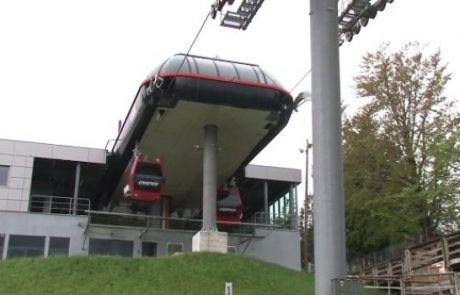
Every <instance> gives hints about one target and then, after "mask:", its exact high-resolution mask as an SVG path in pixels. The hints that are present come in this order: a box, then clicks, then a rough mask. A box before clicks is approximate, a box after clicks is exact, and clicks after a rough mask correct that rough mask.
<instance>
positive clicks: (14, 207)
mask: <svg viewBox="0 0 460 295" xmlns="http://www.w3.org/2000/svg"><path fill="white" fill-rule="evenodd" d="M6 209H7V210H9V211H21V201H13V200H8V201H7V202H6Z"/></svg>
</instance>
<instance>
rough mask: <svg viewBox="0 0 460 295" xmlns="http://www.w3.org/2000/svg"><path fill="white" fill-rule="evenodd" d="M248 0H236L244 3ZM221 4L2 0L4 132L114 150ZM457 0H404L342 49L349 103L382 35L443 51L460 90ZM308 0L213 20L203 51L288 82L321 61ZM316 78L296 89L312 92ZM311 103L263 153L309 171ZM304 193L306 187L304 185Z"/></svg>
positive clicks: (260, 160) (451, 89)
mask: <svg viewBox="0 0 460 295" xmlns="http://www.w3.org/2000/svg"><path fill="white" fill-rule="evenodd" d="M239 2H240V1H235V4H234V5H233V6H231V7H229V9H230V10H236V9H237V5H238V4H239ZM211 3H212V0H194V1H190V0H163V1H160V0H130V1H120V0H79V1H75V0H73V1H71V0H67V1H63V0H40V1H36V0H15V1H7V0H0V42H1V43H0V109H1V110H2V112H1V116H0V138H6V139H18V140H28V141H38V142H46V143H55V144H65V145H77V146H88V147H98V148H103V147H104V146H105V144H106V141H107V140H108V139H111V138H114V137H116V131H117V121H118V120H119V119H124V118H125V116H126V113H127V111H128V109H129V106H130V104H131V102H132V100H133V99H134V95H135V94H136V91H137V89H138V87H139V85H140V83H141V82H142V81H143V79H144V78H145V77H146V76H147V74H148V73H149V72H150V71H151V70H152V69H153V68H154V67H155V66H156V65H158V64H159V63H161V62H162V61H163V60H164V59H166V58H168V57H170V56H171V55H173V54H175V53H179V52H186V51H187V49H188V47H189V45H190V43H191V41H192V39H193V37H194V36H195V34H196V32H197V31H198V29H199V27H200V25H201V23H202V22H203V20H204V18H205V16H206V14H207V12H208V11H209V7H210V4H211ZM459 11H460V3H459V1H457V0H434V1H429V0H395V1H394V3H393V4H391V5H388V6H387V8H386V9H385V11H384V12H382V13H379V14H378V16H377V18H376V19H374V20H371V21H370V22H369V25H368V26H367V27H366V28H364V29H363V30H362V31H361V33H360V34H359V35H358V36H355V38H354V39H353V42H352V43H345V44H344V45H343V46H342V47H341V49H340V55H341V56H340V58H341V88H342V99H343V100H344V102H345V104H347V105H349V106H350V109H351V110H353V109H356V106H357V105H359V101H357V100H356V99H355V98H354V92H353V90H352V77H353V76H354V75H356V74H357V73H358V72H359V63H360V60H361V57H362V56H363V54H365V53H366V52H368V51H373V50H375V49H376V48H378V46H379V45H380V44H381V43H382V42H387V41H390V42H391V43H392V45H393V46H394V48H396V49H397V48H400V47H401V46H402V45H403V44H405V43H407V42H409V41H419V42H420V43H422V44H427V46H426V48H427V53H431V52H433V51H434V50H437V49H440V50H441V52H442V56H443V58H444V61H445V62H446V63H448V64H449V66H448V70H449V71H450V72H452V73H453V80H452V81H451V82H450V83H449V85H448V88H447V91H446V94H447V95H448V96H450V97H452V98H458V97H460V79H459V78H458V75H460V59H459V58H458V53H459V52H460V44H459V43H458V40H457V39H456V38H457V37H455V36H457V34H458V32H457V31H456V30H455V28H456V27H458V25H456V24H455V22H454V21H455V19H456V17H457V14H458V12H459ZM308 12H309V1H308V0H283V1H282V0H267V1H265V2H264V4H263V6H262V7H261V9H260V10H259V12H258V14H257V15H256V17H255V18H254V20H253V22H252V23H251V25H250V27H249V28H248V30H247V31H237V30H232V29H228V28H222V27H220V26H219V21H218V20H211V19H210V20H209V21H208V22H207V24H206V26H205V28H204V30H203V32H202V34H201V35H200V37H199V39H198V41H197V43H196V44H195V46H194V48H193V50H192V52H191V53H192V54H198V55H206V56H219V57H221V58H225V59H232V60H237V61H244V62H251V63H256V64H260V65H261V66H262V67H263V68H265V69H266V70H268V71H269V72H271V73H272V74H273V75H274V76H275V77H277V78H278V80H280V81H281V82H282V83H283V85H284V87H285V88H286V89H287V90H291V88H292V87H293V86H294V85H295V83H296V82H297V81H298V80H299V79H300V78H301V77H302V75H303V74H305V73H306V72H307V71H308V70H309V68H310V42H309V38H310V37H309V22H310V19H309V16H308ZM309 81H310V77H308V78H307V79H306V80H305V81H304V82H303V83H302V84H301V85H300V86H299V87H298V88H297V89H295V90H294V91H293V96H296V95H297V94H298V93H299V92H300V91H303V90H305V89H310V85H309ZM309 111H310V106H309V104H308V103H306V104H304V105H303V106H302V108H301V110H300V111H299V112H298V113H295V114H293V116H292V118H291V121H290V123H289V125H288V127H287V128H286V129H285V130H284V131H283V132H282V134H281V135H280V136H279V137H278V138H277V139H276V140H275V141H274V142H273V144H271V145H270V146H269V147H268V148H267V149H266V151H264V152H263V153H262V154H261V155H260V156H259V157H257V158H256V160H255V161H254V162H255V163H257V164H263V165H277V166H284V167H292V168H303V167H304V163H305V157H304V155H302V154H300V153H299V148H301V147H303V146H304V143H305V139H306V137H307V136H308V137H309V138H310V139H311V135H310V134H311V132H310V130H309V128H310V127H309V121H310V119H309ZM299 194H300V195H303V192H302V189H301V190H300V191H299Z"/></svg>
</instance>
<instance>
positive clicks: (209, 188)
mask: <svg viewBox="0 0 460 295" xmlns="http://www.w3.org/2000/svg"><path fill="white" fill-rule="evenodd" d="M216 194H217V126H216V125H206V126H204V146H203V227H202V230H203V231H217V225H216V205H217V203H216Z"/></svg>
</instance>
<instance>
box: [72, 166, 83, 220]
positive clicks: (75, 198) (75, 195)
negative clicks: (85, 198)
mask: <svg viewBox="0 0 460 295" xmlns="http://www.w3.org/2000/svg"><path fill="white" fill-rule="evenodd" d="M80 174H81V163H80V162H77V167H76V168H75V186H74V191H73V208H72V209H73V210H72V215H76V214H77V209H78V206H77V202H78V195H79V194H80Z"/></svg>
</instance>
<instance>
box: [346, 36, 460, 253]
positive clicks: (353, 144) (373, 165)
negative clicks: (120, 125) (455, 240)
mask: <svg viewBox="0 0 460 295" xmlns="http://www.w3.org/2000/svg"><path fill="white" fill-rule="evenodd" d="M450 78H451V76H450V74H448V73H446V65H444V64H442V62H441V54H440V52H439V51H438V52H436V53H434V54H432V55H428V56H425V55H424V54H423V49H422V48H421V47H420V45H419V44H417V43H409V44H408V45H406V46H405V47H403V48H402V49H401V50H400V51H398V52H395V53H389V48H388V45H383V46H382V47H381V48H380V49H378V50H377V51H376V52H374V53H368V54H366V55H365V56H364V58H363V61H362V64H361V73H360V74H359V75H358V76H356V77H355V82H356V90H357V95H358V97H359V98H365V99H367V100H368V103H367V104H366V105H365V106H364V107H363V108H361V109H360V111H359V112H358V113H357V114H356V115H354V116H353V117H352V118H348V119H345V122H344V127H343V134H344V136H343V137H344V169H345V194H346V206H347V211H346V212H347V239H348V246H349V249H350V250H351V253H353V252H356V253H361V254H363V253H366V252H370V251H373V250H376V249H379V248H382V247H385V246H387V245H390V244H393V243H396V242H400V241H402V240H403V238H404V237H405V236H407V235H413V234H421V235H423V236H424V238H425V239H428V238H429V237H431V236H433V235H434V234H435V233H436V232H438V231H446V230H450V229H453V228H457V226H458V224H457V219H458V217H459V204H458V203H459V185H458V184H459V180H460V178H459V176H460V175H459V169H460V150H459V146H460V138H459V134H460V133H459V118H460V116H459V114H458V113H457V112H456V110H455V108H454V104H453V103H452V102H451V101H450V100H448V99H447V98H446V97H445V96H444V95H443V91H444V88H445V86H446V83H447V82H448V81H449V80H450Z"/></svg>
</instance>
